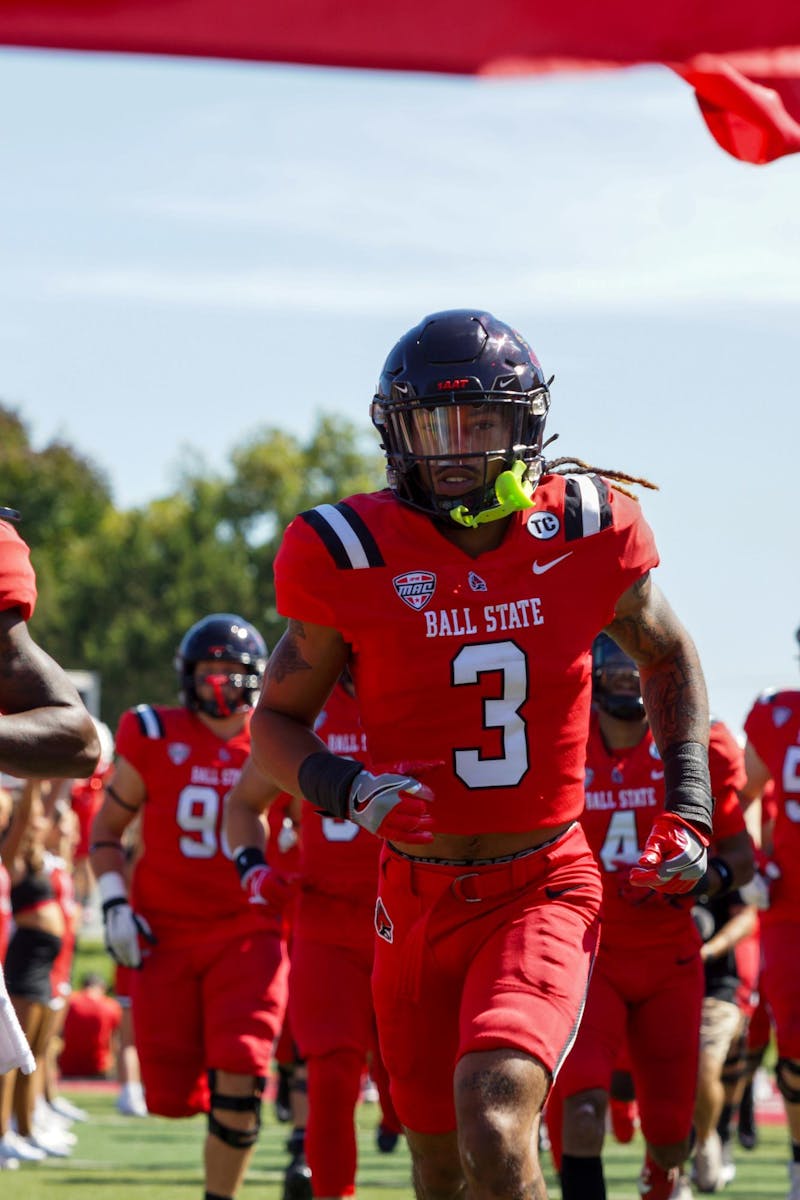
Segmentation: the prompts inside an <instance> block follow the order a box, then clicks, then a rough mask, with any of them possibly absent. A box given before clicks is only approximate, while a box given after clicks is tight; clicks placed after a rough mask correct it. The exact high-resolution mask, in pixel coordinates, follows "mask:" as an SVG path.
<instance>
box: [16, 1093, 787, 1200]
mask: <svg viewBox="0 0 800 1200" xmlns="http://www.w3.org/2000/svg"><path fill="white" fill-rule="evenodd" d="M64 1095H66V1096H68V1097H69V1098H70V1099H71V1100H73V1101H75V1103H77V1104H80V1105H81V1106H82V1107H83V1108H86V1109H87V1110H89V1111H90V1112H91V1114H92V1119H91V1122H90V1123H87V1124H81V1125H75V1126H74V1127H73V1128H74V1131H75V1132H76V1133H77V1135H78V1144H77V1146H76V1148H75V1150H74V1152H73V1156H72V1157H71V1158H70V1159H49V1160H47V1162H46V1163H44V1164H40V1165H33V1166H24V1165H23V1166H21V1167H20V1169H19V1170H18V1171H13V1172H12V1171H3V1172H2V1173H0V1197H2V1200H87V1198H88V1200H201V1198H202V1195H203V1182H202V1171H201V1168H200V1159H201V1152H202V1142H203V1138H204V1134H205V1122H204V1119H203V1118H202V1117H194V1118H191V1119H190V1120H186V1121H168V1120H165V1119H163V1118H160V1117H147V1118H145V1119H137V1118H131V1117H122V1116H120V1115H119V1114H118V1113H117V1111H116V1109H115V1107H114V1100H115V1096H114V1093H112V1092H86V1091H79V1090H70V1089H69V1088H67V1087H65V1088H64ZM264 1115H265V1126H264V1130H263V1132H262V1136H261V1141H260V1143H259V1146H258V1148H257V1150H256V1155H255V1158H254V1160H253V1165H252V1167H251V1169H250V1174H249V1176H248V1179H247V1182H246V1184H245V1186H244V1188H243V1189H242V1191H241V1193H240V1195H241V1196H243V1197H247V1196H251V1197H255V1196H260V1197H261V1198H262V1200H280V1196H281V1182H282V1178H283V1171H284V1168H285V1166H286V1162H287V1154H286V1151H285V1149H284V1142H285V1139H286V1126H283V1125H277V1124H275V1123H274V1121H273V1119H272V1107H271V1105H265V1107H264ZM376 1121H377V1110H376V1107H375V1106H374V1105H361V1107H360V1109H359V1163H360V1167H359V1177H358V1195H359V1198H360V1200H401V1197H402V1198H404V1200H408V1197H410V1196H411V1186H410V1182H409V1178H410V1173H409V1158H408V1153H407V1151H406V1149H405V1146H404V1145H403V1144H402V1142H401V1144H400V1145H399V1146H398V1148H397V1150H396V1151H395V1152H394V1153H393V1154H389V1155H384V1154H379V1153H378V1151H377V1149H376V1147H375V1141H374V1127H375V1123H376ZM760 1133H761V1143H760V1145H759V1147H758V1148H757V1150H755V1151H754V1152H752V1153H749V1154H747V1153H745V1152H744V1151H741V1152H740V1153H739V1156H738V1167H739V1170H738V1175H737V1178H736V1180H735V1181H734V1182H733V1184H731V1185H730V1186H729V1187H727V1188H726V1189H725V1192H724V1193H723V1194H724V1195H725V1196H726V1197H730V1200H773V1198H784V1197H785V1196H786V1194H787V1190H788V1186H787V1174H786V1154H787V1144H786V1130H785V1129H784V1128H783V1126H775V1125H768V1126H762V1127H761V1129H760ZM641 1158H642V1143H641V1140H640V1139H639V1137H638V1135H637V1137H636V1139H635V1140H634V1142H632V1143H631V1145H630V1146H619V1145H617V1144H616V1143H614V1142H613V1141H612V1140H609V1142H608V1144H607V1147H606V1179H607V1184H608V1196H609V1200H637V1197H638V1193H637V1191H636V1184H635V1180H636V1176H637V1174H638V1171H639V1167H640V1165H641ZM548 1183H549V1185H550V1188H551V1197H552V1198H553V1200H557V1197H559V1195H560V1192H559V1190H558V1187H557V1185H556V1184H555V1182H554V1180H553V1176H552V1172H550V1171H548Z"/></svg>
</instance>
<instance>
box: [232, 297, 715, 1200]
mask: <svg viewBox="0 0 800 1200" xmlns="http://www.w3.org/2000/svg"><path fill="white" fill-rule="evenodd" d="M549 403H550V396H549V390H548V386H547V383H546V382H545V377H544V375H543V373H542V369H541V367H540V365H539V362H538V360H537V359H536V356H535V355H534V354H533V352H532V351H531V349H530V347H529V346H528V344H527V342H526V341H525V340H524V339H523V338H522V337H521V336H520V335H519V334H518V333H516V332H515V331H514V330H512V329H511V328H510V327H509V326H507V325H504V324H503V323H502V322H500V321H498V320H497V319H496V318H495V317H493V316H491V315H490V314H488V313H485V312H480V311H471V310H455V311H451V312H444V313H436V314H434V315H433V316H430V317H426V318H425V319H424V320H423V321H422V322H420V324H419V325H418V326H416V327H415V328H414V329H412V330H410V331H409V332H408V333H406V334H405V335H404V336H403V337H402V338H401V339H400V341H399V342H398V343H397V345H396V346H395V347H394V349H393V350H392V351H391V353H390V355H389V357H388V359H387V362H386V364H385V367H384V370H383V373H382V375H381V379H380V382H379V385H378V391H377V394H376V396H375V398H374V401H373V406H372V419H373V423H374V424H375V425H376V427H377V428H378V430H379V431H380V433H381V436H382V439H383V445H384V448H385V451H386V455H387V463H388V479H389V485H390V486H389V488H388V489H386V490H384V491H381V492H377V493H374V494H370V495H360V496H352V497H350V498H349V499H348V500H346V501H343V502H341V503H339V504H337V505H327V504H323V505H320V506H319V507H317V508H315V509H313V510H312V511H310V512H307V513H304V514H301V515H300V516H299V517H297V518H296V519H295V520H294V521H293V522H292V524H291V525H290V526H289V528H288V530H287V531H286V534H285V536H284V540H283V544H282V547H281V550H280V552H279V554H278V557H277V560H276V566H275V575H276V583H277V598H278V607H279V611H280V612H281V613H283V614H284V615H285V616H287V617H288V618H289V625H288V628H287V631H286V633H285V634H284V636H283V638H282V639H281V642H280V643H279V646H278V648H277V650H276V652H275V655H274V656H273V659H272V661H271V663H270V668H269V672H268V676H267V680H266V683H265V689H264V691H263V693H262V696H261V700H260V702H259V705H258V707H257V709H256V712H255V714H254V717H253V726H252V733H253V755H254V758H255V759H256V761H257V763H258V764H259V765H260V766H261V769H262V770H263V771H264V772H265V773H269V774H271V775H272V776H274V778H275V779H276V780H277V782H278V783H279V784H280V785H281V786H282V787H284V788H286V789H287V790H289V791H292V792H294V793H296V794H301V795H304V796H305V797H306V798H307V799H308V800H309V801H310V802H311V803H312V804H313V805H314V806H315V807H317V808H320V809H323V810H324V811H326V812H328V813H329V814H330V815H332V816H335V817H340V818H342V817H348V818H349V819H351V820H353V821H355V822H356V824H359V825H363V826H364V827H365V828H367V829H369V830H370V831H371V832H373V833H375V834H377V835H378V836H379V837H381V838H383V839H384V840H385V843H386V844H385V846H384V849H383V853H382V859H381V871H380V894H379V898H378V901H377V904H376V910H375V929H376V933H377V943H376V947H377V948H376V957H375V968H374V974H373V995H374V1000H375V1010H376V1016H377V1021H378V1030H379V1035H380V1042H381V1050H382V1053H383V1057H384V1061H385V1063H386V1067H387V1070H388V1072H389V1077H390V1079H391V1085H392V1098H393V1100H394V1102H395V1107H396V1109H397V1112H398V1114H399V1116H400V1119H401V1121H402V1122H403V1124H404V1126H405V1128H406V1131H407V1134H408V1140H409V1145H410V1148H411V1153H412V1156H413V1162H414V1179H415V1186H416V1188H417V1191H418V1194H419V1195H420V1196H425V1197H432V1196H444V1195H453V1194H455V1193H456V1192H457V1191H459V1190H460V1189H461V1188H464V1187H466V1188H467V1190H468V1193H469V1195H470V1196H471V1197H473V1200H479V1198H482V1197H484V1196H487V1197H488V1196H491V1197H492V1198H493V1200H502V1198H504V1197H510V1196H514V1197H517V1196H520V1195H526V1196H528V1197H530V1198H531V1200H533V1197H536V1198H537V1200H539V1198H540V1197H543V1196H544V1195H545V1186H544V1181H543V1179H542V1175H541V1169H540V1166H539V1162H538V1153H537V1138H536V1130H537V1123H538V1119H539V1113H540V1111H541V1107H542V1104H543V1102H544V1099H545V1097H546V1095H547V1091H548V1089H549V1086H550V1083H551V1080H552V1078H553V1075H554V1073H555V1071H556V1070H557V1069H558V1066H559V1064H560V1062H561V1061H562V1059H563V1057H564V1055H565V1054H566V1053H567V1051H568V1049H569V1046H570V1044H571V1041H572V1037H573V1034H574V1028H575V1025H576V1022H577V1019H578V1015H579V1013H580V1009H581V1005H582V1001H583V995H584V991H585V987H586V980H587V976H588V972H589V967H590V963H591V960H592V956H593V954H594V949H595V945H596V941H597V931H598V910H599V903H600V879H599V873H598V870H597V865H596V863H595V861H594V859H593V857H592V854H591V852H590V850H589V848H588V846H587V844H586V839H585V837H584V835H583V832H582V830H581V828H580V826H579V824H578V823H577V818H578V817H579V815H580V813H581V810H582V808H583V770H584V759H585V750H586V735H587V726H588V714H589V704H590V691H591V688H590V650H591V644H592V639H593V638H594V636H595V634H596V633H597V632H598V631H599V630H600V629H601V628H603V627H608V628H609V629H610V630H611V631H612V632H613V634H614V636H615V637H616V638H617V639H618V640H619V641H620V643H621V644H622V645H624V646H625V647H627V648H629V650H630V652H631V653H632V654H633V655H634V656H635V657H636V660H637V662H638V663H639V664H640V666H641V670H642V675H643V679H644V693H645V700H646V704H647V708H648V713H649V715H650V720H651V723H652V726H653V731H654V735H655V738H656V742H657V744H658V746H659V749H660V751H661V753H662V756H663V759H664V765H665V771H666V778H667V784H668V788H667V802H666V803H667V810H668V811H667V812H666V813H665V814H664V815H663V816H661V817H659V818H658V820H657V822H656V825H655V826H654V829H653V832H652V834H651V837H650V838H649V839H648V843H647V846H646V851H645V854H644V856H643V860H642V867H641V869H640V873H639V878H640V879H641V881H642V882H643V883H646V884H649V883H650V882H653V883H655V884H656V885H657V886H665V887H667V888H671V887H674V886H684V885H686V883H687V881H689V882H690V881H693V880H694V879H696V878H698V877H699V876H700V875H702V873H703V871H704V870H705V859H706V851H705V846H706V844H707V841H708V836H709V833H710V814H711V794H710V787H709V781H708V763H707V752H706V743H707V738H708V711H707V700H706V695H705V685H704V682H703V676H702V671H701V668H700V664H699V662H698V659H697V654H696V651H695V649H694V646H693V644H692V642H691V639H690V638H689V636H688V635H687V633H686V632H685V630H684V629H683V628H682V626H681V625H680V623H679V622H678V620H677V619H676V617H675V616H674V614H673V613H672V611H671V609H670V608H669V606H668V604H667V602H666V601H665V600H664V598H663V597H662V596H661V595H660V593H659V591H658V589H657V588H656V587H655V585H654V584H653V583H652V581H651V580H650V576H649V572H650V569H651V568H652V567H654V566H655V565H656V564H657V562H658V555H657V552H656V549H655V545H654V542H653V537H652V534H651V532H650V530H649V528H648V526H647V525H646V523H645V521H644V519H643V517H642V516H641V513H640V509H639V506H638V504H637V503H635V502H634V501H633V500H632V499H630V498H629V497H628V496H627V495H625V494H623V493H622V492H621V491H619V490H618V489H615V488H614V487H613V486H612V485H611V484H610V483H609V482H608V481H607V480H606V479H604V478H602V477H601V476H599V475H597V474H595V473H593V471H592V469H591V468H586V467H585V466H583V467H581V466H580V465H579V466H578V471H577V473H573V474H568V475H565V474H560V473H558V468H559V467H564V466H566V463H567V461H569V462H572V463H573V464H574V461H575V460H563V459H562V460H557V461H556V462H555V463H550V464H545V462H544V460H543V456H542V449H543V434H544V424H545V418H546V415H547V410H548V407H549ZM625 478H628V479H630V477H629V476H626V477H625ZM534 489H536V490H535V491H534ZM348 663H349V665H350V669H351V672H352V675H353V679H354V681H355V685H356V692H357V695H358V701H359V707H360V710H361V714H362V721H363V723H364V729H365V732H366V736H367V742H368V745H369V748H370V755H371V757H372V760H373V763H374V764H376V765H375V766H374V771H375V774H373V773H371V772H370V771H367V770H364V769H363V768H362V767H361V764H359V763H354V762H352V761H351V760H349V759H346V758H343V757H341V756H339V755H335V754H331V753H330V751H329V750H328V749H327V747H326V746H325V745H324V743H323V742H322V741H320V739H319V738H317V737H316V735H315V734H314V732H313V724H314V720H315V718H316V715H317V713H318V712H319V710H320V709H321V708H322V707H323V706H324V703H325V701H326V699H327V697H328V695H329V693H330V691H331V689H332V687H333V685H334V683H335V681H336V679H337V678H338V677H339V675H340V674H341V671H342V670H343V668H344V667H345V665H346V664H348ZM335 1002H336V998H335V997H332V998H331V1004H334V1003H335Z"/></svg>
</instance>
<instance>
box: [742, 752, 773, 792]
mask: <svg viewBox="0 0 800 1200" xmlns="http://www.w3.org/2000/svg"><path fill="white" fill-rule="evenodd" d="M744 769H745V771H746V772H747V782H746V783H745V785H744V787H743V788H742V790H741V792H740V793H739V795H740V797H741V801H742V805H743V806H744V807H745V808H747V806H748V805H750V804H752V803H753V801H754V800H760V799H761V796H762V794H763V791H764V788H765V787H766V786H767V784H768V783H769V781H770V779H771V778H772V775H771V774H770V770H769V767H768V766H767V765H766V763H765V762H764V761H763V759H762V758H761V756H760V755H759V753H758V751H757V750H756V748H755V746H754V745H753V743H752V742H751V741H750V740H749V739H748V740H747V741H746V742H745V747H744Z"/></svg>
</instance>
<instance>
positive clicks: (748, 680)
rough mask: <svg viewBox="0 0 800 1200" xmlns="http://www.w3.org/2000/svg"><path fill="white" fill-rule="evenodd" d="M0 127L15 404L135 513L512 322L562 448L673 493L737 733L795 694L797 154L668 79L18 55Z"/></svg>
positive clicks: (669, 532) (666, 572) (39, 435)
mask: <svg viewBox="0 0 800 1200" xmlns="http://www.w3.org/2000/svg"><path fill="white" fill-rule="evenodd" d="M0 111H2V113H3V114H4V118H3V120H2V123H0V181H2V185H1V186H0V396H2V398H3V400H4V402H6V403H10V404H12V405H14V406H16V407H18V408H19V410H20V411H21V413H22V415H23V417H24V418H25V420H26V421H27V422H28V423H29V424H30V427H31V429H32V431H33V437H34V442H35V444H42V443H44V442H45V441H47V440H48V439H50V438H52V437H53V436H55V435H61V436H64V437H66V438H68V439H69V440H70V441H71V442H72V443H74V445H75V446H76V447H77V448H78V449H80V450H81V451H82V452H84V453H87V454H89V455H90V456H91V457H92V458H93V459H94V460H95V461H96V462H97V463H98V465H100V466H101V467H103V468H104V469H105V470H106V471H107V473H108V475H109V477H110V480H111V483H112V487H113V490H114V495H115V499H116V502H117V504H118V505H120V506H123V507H129V506H134V505H137V504H141V503H145V502H146V501H148V500H150V499H153V498H155V497H157V496H159V495H163V494H165V493H167V492H169V491H170V490H171V488H172V487H173V485H174V481H175V478H176V472H177V470H178V468H179V466H180V464H181V463H185V462H187V461H196V460H197V459H198V458H199V459H202V460H203V461H204V462H205V463H206V464H208V466H209V467H211V468H222V466H223V465H224V462H225V459H226V456H227V454H228V453H229V451H230V450H231V448H232V447H233V446H235V445H236V444H238V443H240V442H242V441H243V440H245V439H247V438H248V437H250V436H254V435H255V434H256V433H257V431H258V430H259V429H261V428H263V427H264V426H278V427H282V428H286V429H290V430H292V431H294V432H296V433H298V434H301V435H302V434H304V433H305V432H306V431H307V430H308V429H309V428H310V426H311V424H312V423H313V420H314V417H315V415H316V414H317V413H320V412H340V413H343V414H345V415H346V416H347V417H349V418H350V419H352V420H354V421H357V422H363V424H364V427H365V428H366V426H367V423H368V406H369V400H370V397H371V394H372V388H373V385H374V383H375V380H376V377H377V374H378V370H379V367H380V365H381V363H382V361H383V358H384V356H385V354H386V352H387V350H388V349H389V347H390V346H391V344H392V343H393V341H394V340H395V339H396V337H397V336H398V335H399V334H400V333H401V332H402V331H403V330H404V329H406V328H407V327H409V326H410V325H412V324H414V323H415V322H416V321H417V320H418V319H419V317H420V316H422V315H423V314H424V313H425V312H430V311H433V310H435V309H437V308H447V307H456V306H458V307H460V306H472V305H475V306H481V307H487V308H489V309H491V310H493V311H495V312H496V313H497V314H498V315H499V316H500V317H502V318H503V319H505V320H507V321H510V322H511V323H513V324H515V325H516V326H517V327H518V328H520V329H521V330H522V331H523V332H524V333H525V334H526V335H527V336H528V338H529V340H530V341H531V343H532V344H533V346H534V347H535V348H536V350H537V353H538V354H539V357H540V358H541V360H542V363H543V365H544V367H545V370H546V371H547V372H548V373H555V375H556V382H555V384H554V388H553V406H552V409H551V415H550V418H549V422H548V432H550V433H553V432H559V433H560V439H559V443H558V447H557V450H558V452H560V453H566V452H574V453H576V454H578V455H579V456H581V457H583V458H587V459H590V460H591V461H592V462H594V463H596V464H597V465H599V466H601V467H610V468H614V467H618V468H622V469H627V470H630V471H632V472H634V473H642V474H644V475H647V476H649V477H650V478H652V479H653V480H655V481H656V482H658V483H659V484H660V486H661V491H660V492H659V493H658V494H657V495H655V496H650V495H647V496H645V498H644V505H645V510H646V512H647V515H648V517H649V518H650V520H651V523H652V524H653V526H654V529H655V531H656V535H657V539H658V543H659V546H660V549H661V553H662V559H663V563H662V566H661V568H659V572H658V578H659V580H660V582H661V584H662V586H663V588H664V590H665V591H666V593H667V595H668V596H669V598H670V599H671V600H672V602H673V604H674V606H675V607H676V609H677V610H678V612H679V613H680V614H681V616H682V617H683V619H684V620H685V622H686V624H687V625H688V626H689V628H690V629H691V631H692V633H693V634H694V636H695V638H696V640H697V642H698V645H699V647H700V650H701V653H702V655H703V659H704V662H705V665H706V671H707V675H708V678H709V685H710V691H711V696H712V703H713V706H714V708H715V709H716V710H717V711H718V712H719V714H720V715H721V716H722V717H724V718H725V719H726V720H727V721H728V722H729V723H730V724H731V726H732V727H734V728H738V727H739V725H740V724H741V721H742V720H743V718H744V715H745V712H746V710H747V707H748V706H749V703H750V702H751V700H752V699H753V697H754V696H755V694H756V692H757V691H759V690H760V688H761V687H763V686H766V685H768V684H780V683H784V684H785V683H789V684H796V683H797V679H798V676H797V664H796V663H795V662H794V660H793V658H794V651H795V644H794V641H793V631H794V629H795V628H796V627H797V626H798V625H799V624H800V586H799V585H800V554H798V542H799V541H800V536H799V535H798V524H799V522H798V517H797V510H798V503H797V492H798V487H797V483H798V475H800V471H798V446H800V436H799V433H800V421H798V416H797V409H798V386H797V360H798V351H799V350H800V334H799V333H798V328H799V327H800V320H799V318H800V158H798V156H795V157H794V158H789V159H783V160H781V161H779V162H777V163H774V164H772V165H771V166H769V167H765V168H753V167H749V166H746V165H745V164H742V163H738V162H736V161H734V160H733V159H732V158H730V157H728V156H727V155H725V154H723V152H722V151H721V150H719V149H718V148H717V147H716V145H715V144H714V143H713V141H712V140H711V138H710V136H709V134H708V133H707V131H706V129H705V126H704V125H703V123H702V121H701V119H700V117H699V115H698V113H697V110H696V106H695V103H694V100H693V98H692V94H691V92H690V90H689V89H688V88H687V87H686V85H685V84H683V83H682V82H681V81H680V80H679V79H678V78H677V77H676V76H673V75H672V74H671V73H670V72H668V71H666V70H662V69H658V68H642V69H637V70H633V71H625V72H615V73H602V74H589V75H569V76H566V75H559V76H552V77H546V78H538V79H515V80H503V81H499V80H495V81H492V80H476V79H454V78H443V77H442V78H440V77H428V76H421V75H410V76H408V75H391V74H383V73H367V72H364V73H358V72H346V71H334V70H311V69H305V68H292V67H273V66H266V65H253V64H247V65H244V64H236V63H221V62H198V61H183V60H170V59H154V58H136V57H133V56H119V57H117V56H104V55H94V56H90V55H85V56H84V55H77V54H75V55H70V54H52V53H44V52H16V51H11V50H5V51H0ZM2 500H3V501H4V502H13V498H12V497H2Z"/></svg>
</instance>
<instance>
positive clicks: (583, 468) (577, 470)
mask: <svg viewBox="0 0 800 1200" xmlns="http://www.w3.org/2000/svg"><path fill="white" fill-rule="evenodd" d="M550 440H551V441H552V440H553V439H552V438H551V439H550ZM543 469H544V473H545V474H547V475H603V476H604V477H605V478H606V479H613V481H614V483H615V484H616V485H617V490H618V491H620V492H624V493H625V495H626V496H630V498H631V500H635V501H636V502H637V503H638V501H639V497H638V496H637V495H636V493H635V492H632V491H631V490H630V488H626V487H623V486H622V484H623V483H630V484H634V485H635V486H636V487H643V488H649V489H650V490H651V491H653V492H657V491H658V484H657V483H652V482H651V481H650V480H649V479H644V478H643V477H642V476H640V475H628V474H627V472H625V471H606V470H604V469H603V468H602V467H592V466H590V465H589V463H586V462H584V461H583V459H582V458H569V457H564V458H552V459H550V460H549V461H547V462H545V464H544V468H543Z"/></svg>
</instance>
